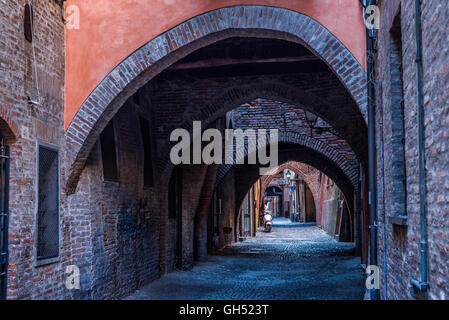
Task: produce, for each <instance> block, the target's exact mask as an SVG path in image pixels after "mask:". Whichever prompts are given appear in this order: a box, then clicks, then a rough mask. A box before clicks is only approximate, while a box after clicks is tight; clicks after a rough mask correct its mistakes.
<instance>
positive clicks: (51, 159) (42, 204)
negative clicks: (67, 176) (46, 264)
mask: <svg viewBox="0 0 449 320" xmlns="http://www.w3.org/2000/svg"><path fill="white" fill-rule="evenodd" d="M58 180H59V164H58V152H57V151H55V150H52V149H49V148H47V147H43V146H39V189H38V190H39V191H38V216H37V228H38V230H37V231H38V232H37V259H38V260H43V259H49V258H55V257H57V256H58V255H59V183H58Z"/></svg>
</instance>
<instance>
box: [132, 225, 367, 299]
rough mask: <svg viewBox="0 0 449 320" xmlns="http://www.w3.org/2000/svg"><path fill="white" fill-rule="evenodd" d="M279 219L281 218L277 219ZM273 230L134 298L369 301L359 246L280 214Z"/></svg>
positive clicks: (174, 274) (167, 278)
mask: <svg viewBox="0 0 449 320" xmlns="http://www.w3.org/2000/svg"><path fill="white" fill-rule="evenodd" d="M276 220H277V221H276ZM276 220H275V226H274V228H273V230H272V232H271V233H265V232H262V229H260V231H261V232H258V234H257V237H253V238H249V239H247V240H246V241H243V242H238V243H236V244H233V245H230V246H228V247H226V248H225V249H224V250H223V251H222V252H220V254H214V255H211V256H209V259H208V260H207V262H203V263H199V264H198V265H196V266H195V267H194V268H193V269H192V270H189V271H175V272H172V273H170V274H168V275H166V276H164V277H162V278H161V279H159V280H157V281H154V282H152V283H150V284H149V285H147V286H145V287H143V288H141V289H140V290H137V291H136V292H135V293H134V294H132V295H130V296H128V297H127V298H126V299H128V300H185V299H190V300H228V299H230V300H259V299H260V300H299V299H300V300H305V299H338V300H342V299H351V300H358V299H363V294H364V277H363V272H362V270H361V268H360V258H359V257H356V256H355V255H354V245H353V244H351V243H343V242H337V241H335V240H334V239H333V238H331V237H330V236H328V235H327V234H326V232H324V231H323V230H321V229H320V228H318V227H316V226H310V225H306V226H301V225H302V224H299V223H286V221H289V220H287V219H285V218H277V219H276Z"/></svg>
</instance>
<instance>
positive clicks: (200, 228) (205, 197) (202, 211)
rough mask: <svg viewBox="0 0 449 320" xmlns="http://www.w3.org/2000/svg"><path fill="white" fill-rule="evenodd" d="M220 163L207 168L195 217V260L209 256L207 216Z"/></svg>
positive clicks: (201, 259)
mask: <svg viewBox="0 0 449 320" xmlns="http://www.w3.org/2000/svg"><path fill="white" fill-rule="evenodd" d="M218 168H219V166H218V165H210V166H208V168H207V173H206V178H205V179H204V184H203V188H202V191H201V197H200V201H199V205H198V210H197V212H196V217H195V260H197V261H204V260H206V258H207V217H208V213H209V208H210V203H211V201H212V197H213V196H214V186H215V182H216V179H217V171H218Z"/></svg>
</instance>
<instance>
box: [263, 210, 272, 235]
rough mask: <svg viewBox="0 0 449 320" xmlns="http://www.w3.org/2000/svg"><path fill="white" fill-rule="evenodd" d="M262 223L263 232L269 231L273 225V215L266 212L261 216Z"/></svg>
mask: <svg viewBox="0 0 449 320" xmlns="http://www.w3.org/2000/svg"><path fill="white" fill-rule="evenodd" d="M263 225H264V231H265V232H271V228H272V227H273V217H272V216H271V213H270V212H266V213H265V215H264V216H263Z"/></svg>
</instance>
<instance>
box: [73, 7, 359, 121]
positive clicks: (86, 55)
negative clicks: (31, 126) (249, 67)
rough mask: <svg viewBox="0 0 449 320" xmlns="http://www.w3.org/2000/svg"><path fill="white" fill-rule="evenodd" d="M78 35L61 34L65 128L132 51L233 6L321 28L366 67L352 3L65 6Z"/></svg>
mask: <svg viewBox="0 0 449 320" xmlns="http://www.w3.org/2000/svg"><path fill="white" fill-rule="evenodd" d="M73 4H75V5H77V6H78V7H79V9H80V29H77V30H76V29H70V30H69V29H66V97H65V99H66V109H65V127H66V128H67V126H68V125H69V123H70V121H71V120H72V119H73V117H74V115H75V114H76V112H77V110H78V108H79V107H80V106H81V104H82V103H83V102H84V100H85V99H86V98H87V97H88V95H89V94H90V93H91V92H92V91H93V89H94V88H95V87H96V86H97V85H98V84H99V83H100V82H101V80H102V79H103V78H104V77H105V76H106V75H107V74H108V73H109V72H110V71H111V70H112V69H113V68H114V67H115V66H116V65H118V64H119V63H120V62H121V61H122V60H123V59H125V58H126V57H127V56H128V55H129V54H131V53H132V52H133V51H135V50H136V49H138V48H139V47H141V46H142V45H144V44H145V43H147V42H148V41H150V40H151V39H153V38H155V37H156V36H158V35H160V34H161V33H163V32H165V31H167V30H169V29H171V28H173V27H175V26H176V25H178V24H179V23H182V22H183V21H186V20H188V19H190V18H192V17H194V16H197V15H199V14H202V13H205V12H208V11H211V10H214V9H217V8H221V7H227V6H233V5H267V6H275V7H283V8H287V9H290V10H294V11H298V12H301V13H303V14H306V15H308V16H310V17H312V18H313V19H315V20H317V21H318V22H320V23H321V24H322V25H324V26H325V27H326V28H327V29H329V31H330V32H331V33H333V34H334V35H335V36H336V37H337V38H339V39H340V41H342V43H343V44H344V45H345V46H346V47H347V48H348V49H349V50H350V51H351V52H352V53H353V55H354V56H355V57H356V58H357V60H358V61H359V62H360V63H361V64H362V65H363V66H365V29H364V27H363V21H362V13H361V6H360V4H359V1H356V0H252V1H250V0H182V1H176V0H120V1H112V0H109V1H98V0H68V1H67V6H70V5H73Z"/></svg>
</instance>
